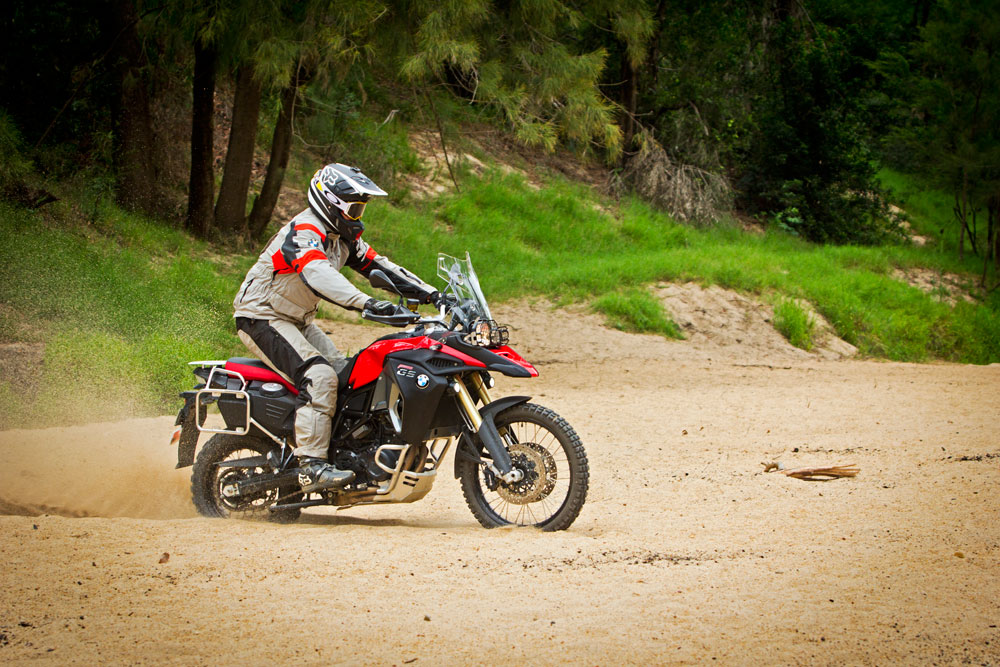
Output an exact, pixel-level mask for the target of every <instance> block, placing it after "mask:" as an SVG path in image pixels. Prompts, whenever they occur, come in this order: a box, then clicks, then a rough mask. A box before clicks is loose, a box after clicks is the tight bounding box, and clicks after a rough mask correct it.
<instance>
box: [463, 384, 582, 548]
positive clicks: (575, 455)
mask: <svg viewBox="0 0 1000 667" xmlns="http://www.w3.org/2000/svg"><path fill="white" fill-rule="evenodd" d="M495 423H496V426H497V430H499V431H500V435H501V437H502V439H503V441H504V444H505V445H506V447H507V451H508V452H509V453H510V458H511V461H512V462H513V464H514V467H515V468H516V469H518V470H520V471H521V472H522V473H523V474H524V476H523V478H522V479H521V481H519V482H516V483H514V484H507V483H505V482H502V481H500V480H499V479H497V477H496V475H494V474H493V473H492V472H491V471H490V470H489V469H488V468H487V467H486V466H484V465H482V464H479V463H476V462H475V461H469V460H460V461H459V464H458V474H459V477H460V478H461V481H462V493H463V494H464V495H465V502H466V503H468V505H469V509H470V510H472V514H473V515H474V516H475V517H476V519H477V520H478V521H479V523H481V524H482V525H483V526H485V527H486V528H495V527H497V526H507V525H518V526H536V527H538V528H541V529H542V530H565V529H566V528H569V526H570V524H572V523H573V521H574V520H576V517H577V516H578V515H579V514H580V509H581V508H582V507H583V503H584V501H585V500H586V499H587V485H588V483H589V480H590V469H589V467H588V464H587V454H586V452H585V451H584V449H583V443H581V442H580V437H579V436H578V435H577V434H576V431H574V430H573V428H572V427H571V426H570V425H569V424H567V423H566V420H565V419H563V418H562V417H560V416H559V415H557V414H556V413H555V412H553V411H552V410H549V409H548V408H543V407H542V406H540V405H535V404H533V403H522V404H520V405H515V406H513V407H510V408H507V409H506V410H504V411H502V412H500V413H499V414H498V415H497V416H496V420H495Z"/></svg>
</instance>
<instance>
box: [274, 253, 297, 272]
mask: <svg viewBox="0 0 1000 667" xmlns="http://www.w3.org/2000/svg"><path fill="white" fill-rule="evenodd" d="M271 266H273V267H274V270H275V271H277V272H278V273H294V272H295V269H293V268H292V267H290V266H289V265H288V262H286V261H285V256H284V255H282V254H281V251H280V250H279V251H278V252H276V253H274V254H273V255H271Z"/></svg>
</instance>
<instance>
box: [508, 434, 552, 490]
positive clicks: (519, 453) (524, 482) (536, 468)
mask: <svg viewBox="0 0 1000 667" xmlns="http://www.w3.org/2000/svg"><path fill="white" fill-rule="evenodd" d="M507 451H508V452H510V459H511V461H512V462H513V464H514V467H515V468H518V469H520V470H521V472H523V473H524V477H523V478H522V479H521V481H519V482H515V483H513V484H506V483H504V482H500V484H499V486H498V487H497V494H499V496H500V497H501V498H503V499H504V500H506V501H507V502H509V503H511V504H513V505H527V504H528V503H534V502H538V501H539V500H544V499H545V498H547V497H548V495H549V494H550V493H552V489H554V488H555V486H556V479H557V473H556V460H555V458H553V457H552V453H551V452H549V450H547V449H545V448H544V447H542V446H541V445H538V444H535V443H533V442H519V443H516V444H513V445H510V446H509V447H508V449H507Z"/></svg>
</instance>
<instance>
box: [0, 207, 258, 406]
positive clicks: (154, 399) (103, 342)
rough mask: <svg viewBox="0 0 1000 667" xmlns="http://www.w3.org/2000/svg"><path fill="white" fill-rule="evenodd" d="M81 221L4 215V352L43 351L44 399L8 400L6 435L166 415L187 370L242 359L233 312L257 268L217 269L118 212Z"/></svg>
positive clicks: (203, 249) (0, 233)
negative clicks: (239, 290)
mask: <svg viewBox="0 0 1000 667" xmlns="http://www.w3.org/2000/svg"><path fill="white" fill-rule="evenodd" d="M73 215H74V211H73V210H71V209H69V208H67V209H66V210H62V211H60V210H58V209H56V210H55V216H54V217H53V216H51V214H49V215H43V214H41V213H33V212H29V211H25V210H21V209H14V208H10V207H8V206H6V205H2V204H0V247H2V248H3V253H4V258H3V262H2V263H0V284H2V285H3V286H4V287H3V293H2V297H0V303H2V304H3V308H2V309H0V314H2V315H3V317H0V341H3V342H9V341H16V340H22V341H34V340H41V341H44V342H45V343H46V346H45V357H44V363H43V368H42V369H40V371H41V377H40V381H39V383H38V387H37V394H35V395H30V396H24V395H21V394H18V393H12V392H11V391H10V387H9V386H8V388H7V391H6V394H4V392H2V391H0V396H4V395H6V398H0V400H3V404H0V413H3V414H4V417H3V418H2V419H0V422H2V423H3V426H11V425H15V424H21V423H27V422H29V421H32V420H36V419H42V420H43V421H47V422H53V421H62V422H70V421H77V420H83V419H87V420H94V419H99V418H103V417H110V416H113V415H120V414H122V412H123V410H124V411H125V412H126V413H129V414H149V413H151V412H154V413H155V412H158V411H162V410H164V409H165V408H166V407H167V406H168V405H170V404H172V402H173V401H174V399H176V393H177V391H179V390H180V389H181V388H182V387H183V385H184V384H185V383H189V382H190V373H189V372H188V371H187V369H186V367H185V363H186V362H187V361H189V360H191V359H203V358H218V357H219V356H220V355H221V356H225V355H226V354H228V353H231V352H236V351H237V350H238V349H239V343H238V341H237V339H236V338H235V337H234V336H233V333H232V331H233V329H232V321H231V318H232V311H231V308H230V303H231V301H232V298H233V294H235V288H236V286H237V285H238V284H239V282H240V280H241V277H242V275H243V273H244V272H245V270H246V268H248V266H249V261H251V258H248V257H238V258H237V261H235V262H219V261H218V258H217V257H215V256H213V255H211V254H210V253H209V250H210V249H209V248H208V247H207V246H204V245H202V244H199V243H196V242H193V241H191V240H190V239H189V238H188V237H187V236H186V235H185V234H183V233H181V232H178V231H176V230H172V229H170V228H167V227H164V226H162V225H159V224H156V223H152V222H149V221H148V220H145V219H143V218H142V217H139V216H132V215H128V214H125V213H122V212H121V211H120V210H118V209H117V208H115V207H113V206H110V205H104V206H102V208H101V211H100V213H99V217H98V220H97V222H96V224H94V225H92V226H79V225H77V226H74V225H73V224H72V222H73ZM5 408H6V409H5Z"/></svg>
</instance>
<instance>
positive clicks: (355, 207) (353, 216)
mask: <svg viewBox="0 0 1000 667" xmlns="http://www.w3.org/2000/svg"><path fill="white" fill-rule="evenodd" d="M366 205H367V202H363V201H353V202H350V203H349V204H348V205H347V209H345V210H343V214H344V217H345V218H347V219H348V220H358V219H360V218H361V216H362V215H364V212H365V206H366Z"/></svg>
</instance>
